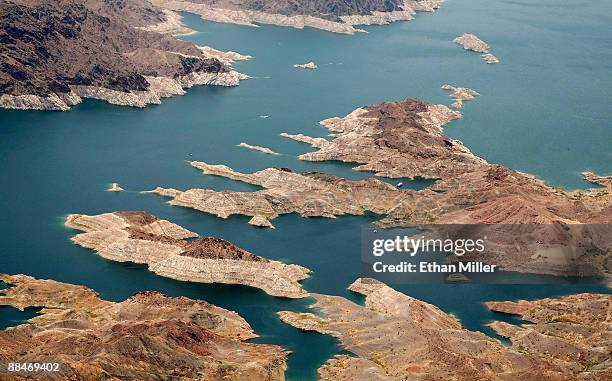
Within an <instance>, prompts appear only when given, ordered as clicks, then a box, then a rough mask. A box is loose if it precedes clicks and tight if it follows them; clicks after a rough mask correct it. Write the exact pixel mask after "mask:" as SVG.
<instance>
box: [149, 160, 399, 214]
mask: <svg viewBox="0 0 612 381" xmlns="http://www.w3.org/2000/svg"><path fill="white" fill-rule="evenodd" d="M191 165H192V166H194V167H195V168H198V169H201V170H202V172H203V173H204V174H207V175H214V176H222V177H226V178H229V179H232V180H237V181H242V182H245V183H248V184H252V185H257V186H260V187H262V188H264V189H262V190H259V191H255V192H236V191H223V192H217V191H213V190H209V189H190V190H187V191H184V192H183V191H179V190H176V189H166V188H157V189H155V190H153V191H150V193H156V194H159V195H162V196H166V197H170V198H172V200H170V204H171V205H178V206H183V207H187V208H193V209H196V210H200V211H203V212H206V213H210V214H214V215H216V216H218V217H221V218H228V217H229V216H231V215H235V214H241V215H246V216H252V217H254V218H253V219H252V220H251V222H250V223H252V224H255V225H257V226H271V223H270V220H272V219H274V218H276V217H278V216H279V215H281V214H288V213H298V214H300V215H301V216H302V217H328V218H335V217H336V216H339V215H345V214H352V215H362V214H364V213H366V212H368V211H370V212H373V213H377V214H383V215H385V214H388V213H395V210H397V209H401V207H402V206H401V204H402V203H403V201H404V200H405V198H406V197H407V195H408V194H409V193H408V192H405V191H400V190H398V189H396V188H395V187H394V186H392V185H390V184H388V183H386V182H383V181H380V180H376V179H367V180H358V181H357V180H346V179H342V178H338V177H336V176H333V175H328V174H324V173H318V172H305V173H294V172H292V171H291V170H289V169H287V168H268V169H265V170H263V171H259V172H255V173H251V174H245V173H240V172H236V171H234V170H233V169H231V168H229V167H227V166H224V165H210V164H207V163H203V162H198V161H194V162H191ZM266 220H267V221H268V222H266Z"/></svg>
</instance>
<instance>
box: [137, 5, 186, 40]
mask: <svg viewBox="0 0 612 381" xmlns="http://www.w3.org/2000/svg"><path fill="white" fill-rule="evenodd" d="M162 12H163V15H164V17H163V18H164V20H162V21H160V22H159V23H157V24H151V25H147V26H144V27H138V28H140V29H142V30H147V31H150V32H155V33H162V34H170V35H172V36H183V35H188V34H193V33H196V31H195V30H193V29H190V28H188V27H186V26H185V25H183V18H182V17H181V15H179V14H178V13H176V12H173V11H171V10H169V9H163V10H162Z"/></svg>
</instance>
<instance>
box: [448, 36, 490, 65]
mask: <svg viewBox="0 0 612 381" xmlns="http://www.w3.org/2000/svg"><path fill="white" fill-rule="evenodd" d="M453 42H455V43H457V44H459V45H461V46H463V48H464V49H465V50H472V51H474V52H477V53H482V55H481V57H482V59H484V60H485V61H486V62H487V63H488V64H496V63H499V60H498V59H497V57H495V56H494V55H493V54H491V52H489V49H490V46H489V44H487V43H486V42H484V41H483V40H481V39H480V38H478V37H477V36H476V35H474V34H472V33H464V34H462V35H461V36H459V37H457V38H455V39H454V40H453Z"/></svg>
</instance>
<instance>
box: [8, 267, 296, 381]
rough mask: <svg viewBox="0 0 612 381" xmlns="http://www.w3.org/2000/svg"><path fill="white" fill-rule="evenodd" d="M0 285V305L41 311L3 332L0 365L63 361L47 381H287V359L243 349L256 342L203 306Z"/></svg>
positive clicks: (25, 281) (245, 327) (28, 282)
mask: <svg viewBox="0 0 612 381" xmlns="http://www.w3.org/2000/svg"><path fill="white" fill-rule="evenodd" d="M0 280H1V281H3V282H5V283H7V284H8V285H9V288H8V289H5V290H3V292H2V295H0V305H4V306H12V307H15V308H18V309H21V310H23V309H24V308H28V307H42V310H41V311H40V313H39V315H38V316H36V317H34V318H33V319H30V320H29V321H28V322H27V324H22V325H18V326H16V327H11V328H8V329H6V330H3V331H0V358H3V359H10V360H11V361H16V362H17V361H19V362H28V361H37V362H44V361H49V362H52V361H58V360H61V362H62V365H61V368H60V372H59V373H47V374H46V375H45V377H48V379H54V380H60V379H61V380H95V379H133V380H159V379H181V380H195V379H198V380H211V381H212V380H222V379H223V380H244V381H246V380H249V381H250V380H262V381H263V380H266V381H269V380H279V381H281V380H284V379H285V378H284V372H285V369H286V367H287V365H286V356H287V352H286V351H284V350H283V349H282V348H280V347H278V346H275V345H267V344H250V343H247V342H245V341H246V340H248V339H250V338H253V337H256V335H255V333H254V332H253V329H252V328H251V327H250V326H249V324H248V323H247V322H246V321H245V320H244V319H243V318H242V317H240V316H239V315H238V314H237V313H235V312H231V311H227V310H225V309H223V308H219V307H216V306H214V305H211V304H209V303H206V302H204V301H198V300H191V299H188V298H185V297H178V298H172V297H167V296H164V295H162V294H160V293H158V292H154V291H148V292H140V293H137V294H135V295H134V296H132V297H130V298H129V299H127V300H125V301H122V302H118V303H115V302H110V301H106V300H103V299H100V297H99V296H98V294H97V293H96V292H94V291H93V290H91V289H89V288H86V287H83V286H75V285H71V284H66V283H60V282H56V281H52V280H38V279H34V278H31V277H28V276H25V275H2V274H0ZM32 377H33V376H32V374H31V373H30V374H29V375H28V374H26V373H20V374H15V375H12V376H11V380H25V379H31V378H32Z"/></svg>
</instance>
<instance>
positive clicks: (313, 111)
mask: <svg viewBox="0 0 612 381" xmlns="http://www.w3.org/2000/svg"><path fill="white" fill-rule="evenodd" d="M185 21H186V22H187V24H188V25H189V26H191V27H192V28H195V29H197V30H199V31H201V32H200V33H199V34H196V35H192V36H188V37H185V38H186V39H189V40H191V41H194V42H196V43H198V44H207V45H211V46H213V47H216V48H219V49H225V50H235V51H239V52H241V53H244V54H251V55H253V56H254V59H253V60H251V61H248V62H241V63H237V64H236V68H237V69H238V70H240V71H242V72H245V73H247V74H249V75H251V76H253V77H254V78H253V79H251V80H248V81H245V82H243V83H242V84H241V85H240V86H239V87H236V88H213V87H196V88H193V89H190V90H189V91H188V93H187V95H186V96H182V97H175V98H171V99H167V100H165V101H164V102H163V104H161V105H159V106H151V107H147V108H146V109H144V110H139V109H131V108H126V107H118V106H112V105H108V104H106V103H102V102H98V101H86V102H84V103H83V104H81V105H79V106H77V107H75V108H74V109H73V110H72V111H70V112H65V113H58V112H36V111H32V112H21V111H10V110H2V111H0V155H1V156H0V173H1V174H2V179H3V181H2V187H0V211H1V212H2V213H1V216H2V218H1V220H0V231H2V233H3V237H2V238H3V239H2V244H1V245H0V272H6V273H26V274H29V275H32V276H36V277H40V278H54V279H57V280H61V281H66V282H71V283H77V284H85V285H87V286H89V287H92V288H94V289H96V290H97V291H99V292H100V293H101V295H102V296H103V297H104V298H108V299H111V300H122V299H125V298H127V297H128V296H130V295H131V294H132V293H134V292H136V291H139V290H147V289H151V290H159V291H162V292H164V293H166V294H169V295H186V296H189V297H192V298H202V299H206V300H208V301H210V302H212V303H215V304H217V305H219V306H222V307H225V308H228V309H232V310H236V311H238V312H239V313H240V314H241V315H242V316H244V317H245V318H246V319H247V320H248V321H249V323H251V325H252V326H253V327H254V329H255V330H256V331H257V332H258V333H259V334H260V335H261V337H260V338H259V339H257V341H259V342H266V343H275V344H279V345H282V346H284V347H286V348H287V349H289V350H291V351H293V354H292V355H291V357H290V359H289V370H288V374H287V376H288V378H289V379H290V380H312V379H314V378H315V377H316V369H317V368H318V367H319V365H320V364H321V363H322V362H323V361H324V360H325V359H327V358H328V357H329V356H331V355H332V354H334V353H338V352H339V348H338V347H337V346H336V344H335V341H334V340H333V339H332V338H329V337H327V336H323V335H318V334H313V333H305V332H300V331H298V330H295V329H293V328H291V327H289V326H286V325H284V324H282V323H281V322H280V321H279V320H278V319H277V317H276V315H275V313H276V311H279V310H283V309H292V310H302V309H304V308H305V306H306V305H307V304H309V303H310V302H311V301H310V300H298V301H295V300H286V299H279V298H273V297H270V296H267V295H266V294H264V293H263V292H260V291H258V290H255V289H251V288H248V287H236V286H223V285H202V284H192V283H187V282H178V281H173V280H169V279H164V278H161V277H158V276H156V275H154V274H152V273H150V272H148V271H147V270H146V268H145V267H143V266H140V265H134V264H120V263H114V262H110V261H107V260H104V259H102V258H99V257H97V256H96V255H95V254H93V252H91V251H90V250H86V249H83V248H81V247H77V246H75V245H73V244H71V243H70V241H69V237H70V236H71V235H72V234H74V232H73V231H71V230H70V229H66V228H64V227H63V225H62V224H63V218H64V216H65V215H66V214H67V213H89V214H96V213H101V212H106V211H113V210H146V211H148V212H150V213H153V214H155V215H157V216H159V217H162V218H166V219H169V220H171V221H174V222H176V223H178V224H180V225H182V226H185V227H186V228H189V229H191V230H194V231H196V232H198V233H200V234H206V235H215V236H220V237H223V238H225V239H228V240H230V241H232V242H234V243H236V244H237V245H239V246H241V247H244V248H246V249H248V250H250V251H252V252H254V253H257V254H259V255H262V256H267V257H270V258H277V259H282V260H286V261H288V262H292V263H298V264H301V265H304V266H306V267H309V268H310V269H312V270H313V271H314V272H313V276H312V277H311V278H310V279H308V280H306V281H305V282H304V285H305V287H306V288H307V289H308V290H309V291H314V292H322V293H331V294H338V295H343V296H347V297H350V298H353V299H354V300H357V301H358V300H359V298H357V297H356V296H355V295H353V294H351V293H350V292H348V291H345V287H346V286H348V284H350V283H351V282H352V281H353V280H354V279H355V278H356V277H358V276H359V270H360V263H359V259H360V247H359V242H360V240H359V234H360V228H361V226H362V225H363V224H365V223H367V222H368V221H372V220H374V219H375V217H374V216H366V217H342V218H338V219H336V220H327V219H321V218H312V219H302V218H300V217H298V216H296V215H286V216H282V217H280V218H278V219H277V220H275V221H274V224H275V226H276V228H277V229H276V230H261V229H256V228H253V227H251V226H249V225H247V221H248V219H247V218H245V217H232V218H230V219H228V220H221V219H218V218H216V217H213V216H209V215H206V214H204V213H200V212H197V211H193V210H189V209H184V208H179V207H172V206H169V205H167V204H166V203H165V201H166V200H165V199H164V198H162V197H158V196H154V195H141V194H139V193H138V191H141V190H147V189H152V188H154V187H156V186H165V187H174V188H178V189H188V188H193V187H202V188H212V189H217V190H221V189H235V190H244V191H248V190H252V189H253V187H251V186H249V185H245V184H241V183H238V182H234V181H231V180H225V179H221V178H217V177H212V176H203V175H202V174H201V173H200V172H199V171H197V170H195V169H194V168H191V167H190V166H189V165H187V164H186V163H185V160H202V161H206V162H209V163H213V164H216V163H219V164H226V165H229V166H231V167H233V168H235V169H236V170H239V171H246V172H250V171H255V170H259V169H263V168H266V167H272V166H278V167H280V166H282V167H289V168H292V169H293V170H296V171H313V170H317V171H324V172H330V173H334V174H337V175H339V176H344V177H348V178H354V179H357V178H364V177H368V176H371V174H368V173H359V172H355V171H352V170H351V169H350V166H348V165H343V164H338V163H308V162H301V161H299V160H298V159H297V158H296V156H297V155H299V154H301V153H303V152H307V151H308V150H309V147H308V146H305V145H303V144H299V143H296V142H292V141H289V140H286V139H283V138H281V137H279V136H278V134H279V133H280V132H283V131H286V132H290V133H300V132H301V133H305V134H307V135H312V136H325V134H326V133H327V132H326V130H324V129H323V128H322V127H320V126H319V125H318V124H317V123H318V121H319V120H321V119H324V118H327V117H330V116H337V115H345V114H346V113H348V112H350V111H352V110H353V109H354V108H356V107H358V106H362V105H367V104H371V103H375V102H382V101H385V100H395V99H401V98H405V97H420V98H422V99H425V100H427V101H429V102H439V103H447V104H448V103H450V99H449V98H448V97H447V95H448V94H447V93H446V92H444V91H442V90H440V86H441V85H443V84H444V83H447V82H449V83H453V84H455V85H458V86H466V87H470V88H473V89H475V90H477V91H478V92H480V93H481V94H482V95H481V96H480V97H479V98H477V99H476V100H474V101H470V102H466V103H465V106H464V110H463V114H464V118H463V119H462V120H459V121H455V122H453V123H451V124H450V125H449V126H448V129H447V133H448V134H449V135H451V136H452V137H454V138H459V139H461V140H463V141H464V143H465V145H466V146H468V147H470V148H471V149H472V151H473V152H474V153H476V154H478V155H480V156H482V157H484V158H486V159H487V160H489V161H490V162H496V163H503V164H505V165H508V166H510V167H512V168H515V169H518V170H522V171H525V172H529V173H533V174H535V175H537V176H539V177H540V178H542V179H544V180H546V181H548V182H549V183H551V184H554V185H557V186H561V187H565V188H568V189H574V188H584V187H586V186H587V185H588V184H586V183H585V182H584V181H582V180H581V178H580V176H579V173H580V172H581V171H583V170H592V171H594V172H597V173H600V174H611V173H612V165H611V164H610V163H611V160H610V159H611V155H612V152H611V149H610V142H612V129H611V128H610V125H609V122H610V120H612V109H611V108H610V101H611V100H612V94H611V91H612V90H611V89H612V76H611V75H610V73H611V68H612V67H611V65H612V43H611V42H612V36H611V35H610V33H609V25H611V24H612V3H610V2H606V1H592V2H575V1H571V2H570V1H566V0H562V1H558V0H556V1H551V0H548V1H544V2H539V3H538V4H533V3H531V2H527V1H498V2H490V1H489V2H487V1H483V0H479V1H476V0H469V1H458V0H449V1H447V2H446V3H445V4H444V6H443V8H442V9H440V10H439V11H438V12H436V13H435V14H420V15H419V17H417V19H416V20H414V21H411V22H405V23H396V24H392V25H389V26H383V27H368V28H367V30H368V31H369V33H368V34H357V35H354V36H343V35H335V34H331V33H326V32H323V31H318V30H313V29H304V30H296V29H290V28H281V27H274V26H264V27H261V28H257V29H254V28H249V27H242V26H236V25H227V24H215V23H209V22H203V21H202V20H200V19H199V18H197V17H196V16H193V15H185ZM466 31H471V32H474V33H476V34H478V35H479V36H480V37H481V38H483V39H485V40H486V41H488V42H489V43H490V44H491V45H492V47H493V49H492V51H493V53H494V54H495V55H497V56H498V57H499V58H500V60H501V63H500V64H499V65H487V64H485V63H484V61H482V60H481V59H480V57H479V55H478V54H475V53H470V52H466V51H464V50H463V49H462V48H460V47H459V46H457V45H455V44H453V43H452V39H453V38H454V37H456V36H458V35H460V34H462V33H463V32H466ZM310 60H314V61H316V62H317V63H318V64H319V69H318V70H315V71H305V70H295V69H293V68H292V65H293V64H294V63H303V62H307V61H310ZM260 115H269V117H268V118H260V117H259V116H260ZM241 141H245V142H247V143H250V144H254V145H262V146H266V147H270V148H272V149H273V150H275V151H277V152H279V153H282V155H281V156H269V155H262V154H260V153H258V152H252V151H250V150H247V149H244V148H239V147H236V145H237V144H238V143H240V142H241ZM115 181H116V182H119V183H120V184H121V185H122V186H123V187H124V188H126V189H127V190H128V191H127V192H124V193H109V192H105V191H104V190H105V189H106V187H107V186H108V184H109V183H111V182H115ZM400 289H401V290H402V291H404V292H406V293H408V294H409V295H412V296H414V297H417V298H420V299H423V300H426V301H428V302H431V303H434V304H436V305H437V306H439V307H441V308H442V309H444V310H445V311H448V312H451V313H454V314H456V315H457V316H458V317H459V318H460V319H462V321H463V323H464V325H465V326H466V327H468V328H470V329H478V330H483V331H485V332H487V333H490V331H489V330H488V329H487V328H486V327H485V326H484V324H486V323H487V322H489V321H490V320H492V319H499V318H500V316H495V315H494V314H491V313H489V312H488V311H486V310H485V308H484V307H483V306H482V304H481V303H482V302H483V301H486V300H501V299H518V298H524V299H530V298H539V297H545V296H554V295H562V294H568V293H575V292H587V291H596V292H608V290H607V289H606V288H604V287H602V286H598V285H584V284H558V285H541V286H540V285H538V286H534V285H522V286H508V285H506V286H504V285H494V286H482V285H470V284H466V285H448V286H444V285H411V286H404V287H400ZM10 310H11V311H10V312H9V310H8V309H3V310H0V320H1V321H2V322H3V323H2V324H3V325H14V324H18V323H19V322H20V320H23V319H27V318H28V317H29V316H28V315H27V314H28V313H29V312H30V311H28V312H26V313H18V312H17V311H15V310H12V309H10Z"/></svg>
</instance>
